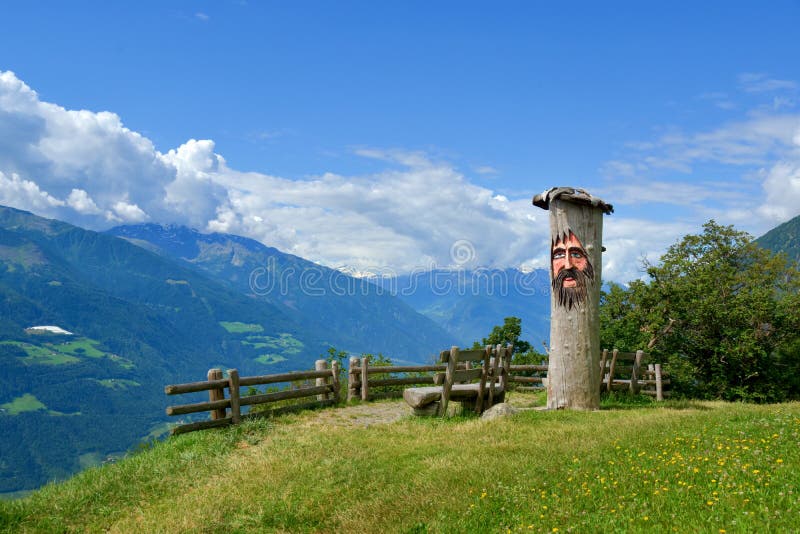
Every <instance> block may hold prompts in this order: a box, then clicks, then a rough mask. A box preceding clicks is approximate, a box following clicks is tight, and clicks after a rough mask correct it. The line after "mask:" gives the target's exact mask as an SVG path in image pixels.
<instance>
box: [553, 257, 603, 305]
mask: <svg viewBox="0 0 800 534" xmlns="http://www.w3.org/2000/svg"><path fill="white" fill-rule="evenodd" d="M565 278H572V279H573V280H575V287H564V279H565ZM593 281H594V268H593V267H592V264H591V263H588V262H587V263H586V269H584V270H583V271H581V270H579V269H561V271H560V272H559V273H558V275H557V276H556V277H555V278H553V293H554V294H555V295H556V298H557V299H558V303H559V304H560V305H561V306H566V308H567V309H568V310H571V309H572V307H573V306H575V307H577V306H578V304H581V303H583V301H585V300H586V293H587V286H588V285H589V284H591V283H592V282H593Z"/></svg>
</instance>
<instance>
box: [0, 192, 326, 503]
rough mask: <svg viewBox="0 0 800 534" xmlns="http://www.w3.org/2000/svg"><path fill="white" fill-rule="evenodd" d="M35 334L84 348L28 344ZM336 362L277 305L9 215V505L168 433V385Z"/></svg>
mask: <svg viewBox="0 0 800 534" xmlns="http://www.w3.org/2000/svg"><path fill="white" fill-rule="evenodd" d="M36 325H57V326H59V327H61V328H64V329H66V330H68V331H70V332H73V333H74V334H75V335H74V336H67V335H51V334H42V333H37V332H36V331H32V330H29V327H31V326H36ZM230 325H247V326H246V329H245V330H246V331H243V330H241V329H237V328H236V327H234V328H231V326H230ZM256 330H257V331H256ZM326 348H327V345H325V343H324V340H323V339H321V338H319V337H317V336H316V333H315V332H313V331H312V330H309V329H307V328H305V326H304V325H302V324H301V323H298V322H297V321H295V320H294V319H293V318H292V317H289V316H287V315H286V314H283V313H282V312H281V311H280V310H279V309H278V308H276V307H275V306H273V305H271V304H270V303H268V302H264V301H254V300H253V299H252V298H249V297H247V296H246V295H243V294H241V293H240V292H238V291H234V290H232V289H230V288H228V287H225V286H224V285H221V284H219V283H217V282H214V281H213V280H211V279H209V278H208V277H207V276H205V275H203V274H201V273H198V272H197V271H196V270H194V269H191V268H189V267H187V266H185V265H182V264H180V263H178V262H174V261H171V260H169V259H167V258H164V257H162V256H160V255H157V254H154V253H152V252H149V251H147V250H144V249H142V248H140V247H138V246H135V245H132V244H131V243H129V242H127V241H125V240H123V239H118V238H115V237H112V236H108V235H104V234H99V233H96V232H91V231H87V230H84V229H81V228H78V227H75V226H72V225H69V224H66V223H62V222H59V221H54V220H49V219H44V218H41V217H37V216H35V215H33V214H31V213H27V212H24V211H20V210H15V209H11V208H5V207H0V365H2V367H3V371H2V373H0V430H2V431H1V432H0V451H2V454H1V455H0V494H4V493H6V494H7V493H13V492H17V491H20V490H25V489H33V488H35V487H37V486H39V485H41V484H44V483H45V482H47V481H49V480H58V479H63V478H65V477H68V476H70V475H71V474H73V473H75V472H76V471H77V470H79V469H81V468H85V467H87V466H88V465H92V464H96V463H99V462H101V461H105V460H107V459H108V458H110V457H116V456H120V455H123V454H124V453H125V451H127V450H128V449H129V448H131V447H132V446H134V445H135V444H136V443H138V442H139V441H140V440H142V439H147V438H148V437H149V436H152V435H154V434H157V433H158V432H163V430H164V428H165V421H166V416H165V414H164V407H165V403H166V400H165V398H164V393H163V387H164V385H165V384H169V383H176V382H187V381H192V380H196V379H199V378H203V377H204V376H205V373H206V371H207V370H208V368H209V367H217V366H220V367H223V368H238V369H240V370H241V371H242V372H243V373H245V374H264V373H266V372H279V371H280V370H286V369H287V368H288V369H292V370H295V369H302V368H308V367H310V366H311V365H313V364H312V362H313V360H314V359H315V358H317V357H319V355H320V354H322V353H324V352H325V350H326Z"/></svg>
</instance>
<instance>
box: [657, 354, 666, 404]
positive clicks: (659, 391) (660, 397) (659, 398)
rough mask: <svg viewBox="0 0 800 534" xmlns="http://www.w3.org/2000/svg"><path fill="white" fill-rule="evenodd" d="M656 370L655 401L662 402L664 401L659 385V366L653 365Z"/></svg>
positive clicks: (660, 384) (661, 386)
mask: <svg viewBox="0 0 800 534" xmlns="http://www.w3.org/2000/svg"><path fill="white" fill-rule="evenodd" d="M655 368H656V400H657V401H663V400H664V389H663V385H662V383H661V364H660V363H657V364H656V365H655Z"/></svg>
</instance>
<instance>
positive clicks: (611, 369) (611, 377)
mask: <svg viewBox="0 0 800 534" xmlns="http://www.w3.org/2000/svg"><path fill="white" fill-rule="evenodd" d="M618 354H619V350H617V349H614V350H613V351H611V366H610V367H609V368H608V386H607V387H606V391H608V392H611V389H612V387H613V385H614V367H616V365H617V355H618Z"/></svg>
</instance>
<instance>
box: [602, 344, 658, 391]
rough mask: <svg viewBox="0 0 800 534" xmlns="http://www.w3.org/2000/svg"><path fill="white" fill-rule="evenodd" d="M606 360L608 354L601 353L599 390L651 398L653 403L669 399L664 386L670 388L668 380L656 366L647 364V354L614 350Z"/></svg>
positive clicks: (655, 364)
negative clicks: (653, 400) (625, 390)
mask: <svg viewBox="0 0 800 534" xmlns="http://www.w3.org/2000/svg"><path fill="white" fill-rule="evenodd" d="M610 356H611V357H610V358H609V351H608V350H603V355H602V357H601V359H600V370H601V371H600V376H601V381H600V388H601V390H605V391H614V390H620V389H628V390H629V391H631V392H632V393H641V394H644V395H651V396H654V397H655V398H656V400H664V397H668V396H669V394H670V392H669V391H667V390H666V386H669V385H670V380H669V378H668V377H667V376H666V373H664V372H663V370H662V368H661V364H660V363H654V362H651V363H648V361H647V360H648V359H649V357H650V356H649V354H647V353H645V352H644V351H641V350H639V351H636V352H619V351H618V350H617V349H614V350H613V351H611V354H610ZM645 365H646V366H647V367H645Z"/></svg>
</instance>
